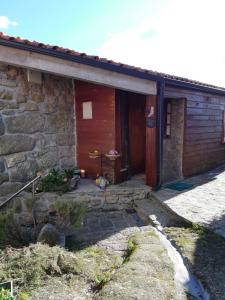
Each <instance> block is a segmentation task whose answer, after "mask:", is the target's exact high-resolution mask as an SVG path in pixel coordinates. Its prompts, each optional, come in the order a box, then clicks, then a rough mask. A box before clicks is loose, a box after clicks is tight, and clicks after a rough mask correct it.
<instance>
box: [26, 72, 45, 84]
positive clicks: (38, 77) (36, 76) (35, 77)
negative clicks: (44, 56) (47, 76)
mask: <svg viewBox="0 0 225 300" xmlns="http://www.w3.org/2000/svg"><path fill="white" fill-rule="evenodd" d="M27 80H28V82H32V83H37V84H41V83H42V74H41V72H39V71H34V70H30V69H28V70H27Z"/></svg>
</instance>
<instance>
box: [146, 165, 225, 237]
mask: <svg viewBox="0 0 225 300" xmlns="http://www.w3.org/2000/svg"><path fill="white" fill-rule="evenodd" d="M184 181H185V182H190V183H193V187H192V188H191V189H189V190H184V191H182V192H178V191H174V190H171V189H167V188H162V189H161V190H159V191H157V192H153V193H152V196H154V197H155V198H156V199H157V200H159V201H160V202H161V203H162V204H164V205H166V206H167V207H168V208H169V209H171V210H173V211H174V212H175V213H177V214H178V215H180V216H182V217H183V218H185V219H187V220H188V221H190V222H194V223H199V224H202V225H204V226H206V227H209V228H211V229H213V230H214V231H215V232H217V233H218V234H220V235H222V236H224V237H225V165H223V166H220V167H218V168H216V169H214V170H212V171H210V172H206V173H204V174H201V175H198V176H194V177H191V178H188V179H185V180H184Z"/></svg>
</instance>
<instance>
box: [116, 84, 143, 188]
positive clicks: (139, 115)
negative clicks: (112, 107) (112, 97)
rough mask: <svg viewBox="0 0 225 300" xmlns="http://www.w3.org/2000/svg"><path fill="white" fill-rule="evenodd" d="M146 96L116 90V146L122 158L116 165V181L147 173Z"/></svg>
mask: <svg viewBox="0 0 225 300" xmlns="http://www.w3.org/2000/svg"><path fill="white" fill-rule="evenodd" d="M145 107H146V96H144V95H140V94H135V93H130V92H125V91H121V90H116V145H117V149H118V150H119V152H120V153H121V158H120V159H119V160H118V161H117V165H116V181H117V182H121V181H124V180H126V179H129V178H130V177H131V176H133V175H136V174H141V173H144V172H145V161H146V124H145Z"/></svg>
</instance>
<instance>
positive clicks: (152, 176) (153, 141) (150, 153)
mask: <svg viewBox="0 0 225 300" xmlns="http://www.w3.org/2000/svg"><path fill="white" fill-rule="evenodd" d="M156 109H157V105H156V96H151V95H150V96H147V97H146V184H147V185H149V186H151V187H153V188H154V187H155V186H156V185H157V127H156V126H157V124H156V118H157V112H156Z"/></svg>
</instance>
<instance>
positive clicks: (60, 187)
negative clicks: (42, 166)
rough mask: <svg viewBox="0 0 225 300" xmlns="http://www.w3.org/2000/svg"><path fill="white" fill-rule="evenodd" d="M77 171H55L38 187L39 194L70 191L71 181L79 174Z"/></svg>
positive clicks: (43, 179)
mask: <svg viewBox="0 0 225 300" xmlns="http://www.w3.org/2000/svg"><path fill="white" fill-rule="evenodd" d="M77 171H78V170H77V169H75V168H74V169H65V170H59V169H53V170H52V171H51V172H50V173H49V174H48V175H47V176H45V177H43V178H42V179H41V181H40V183H39V185H38V187H37V191H38V192H61V193H66V192H68V191H69V190H70V180H71V178H72V177H73V176H74V175H75V174H77Z"/></svg>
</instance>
